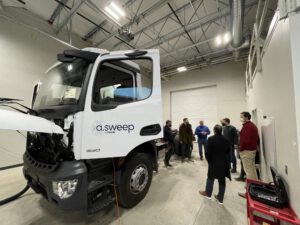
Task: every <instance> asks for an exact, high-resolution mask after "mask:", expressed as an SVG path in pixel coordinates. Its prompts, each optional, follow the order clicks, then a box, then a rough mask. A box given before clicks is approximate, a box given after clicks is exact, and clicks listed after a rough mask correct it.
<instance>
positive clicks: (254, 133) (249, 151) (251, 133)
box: [239, 112, 259, 180]
mask: <svg viewBox="0 0 300 225" xmlns="http://www.w3.org/2000/svg"><path fill="white" fill-rule="evenodd" d="M250 120H251V115H250V113H249V112H242V113H241V122H242V123H243V128H242V130H241V132H240V146H239V151H240V157H241V160H242V163H243V166H244V170H245V173H246V176H247V178H248V179H255V180H257V173H256V168H255V155H256V151H257V144H258V140H259V135H258V130H257V127H256V126H255V124H254V123H252V122H251V121H250Z"/></svg>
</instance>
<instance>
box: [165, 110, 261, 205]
mask: <svg viewBox="0 0 300 225" xmlns="http://www.w3.org/2000/svg"><path fill="white" fill-rule="evenodd" d="M240 120H241V123H242V125H243V127H242V129H241V131H240V132H238V131H237V129H236V128H235V127H234V126H232V125H230V119H229V118H224V119H222V120H221V121H220V122H221V125H219V124H217V125H215V126H214V128H213V135H212V136H210V137H208V136H209V135H210V133H211V132H210V130H209V128H208V127H207V126H205V125H204V122H203V121H200V124H199V126H198V127H197V128H196V129H195V132H193V131H192V126H191V125H190V123H189V122H188V119H187V118H184V119H183V123H182V124H181V125H180V127H179V142H180V145H181V160H182V162H184V160H185V158H186V157H187V158H188V159H189V160H191V161H192V158H191V151H192V148H193V141H194V140H195V138H194V135H196V136H197V141H198V148H199V157H200V160H203V158H204V157H203V156H205V158H206V160H207V162H208V173H207V181H206V186H205V190H203V191H199V193H200V194H201V195H203V196H205V197H206V198H208V199H211V196H212V191H213V184H214V180H215V179H217V180H218V182H219V192H218V194H217V195H214V197H215V199H216V200H217V202H218V203H219V204H223V199H224V194H225V189H226V181H225V179H226V177H227V178H229V179H230V180H231V173H236V168H237V159H236V156H235V150H237V153H238V154H237V155H238V156H239V157H240V159H241V173H240V177H237V178H235V179H236V180H238V181H241V180H244V174H245V175H246V177H247V178H248V179H258V176H257V171H256V165H255V164H256V163H255V158H256V156H257V151H258V145H259V134H258V129H257V127H256V126H255V124H254V123H253V122H251V114H250V113H249V112H242V113H241V114H240ZM171 127H172V123H171V121H170V120H168V121H167V122H166V126H165V127H164V138H165V141H166V143H167V150H166V155H165V159H164V163H165V166H166V167H168V166H172V165H171V164H170V163H169V160H170V158H171V155H172V154H173V149H174V138H175V133H176V132H174V130H172V128H171ZM239 195H240V196H241V197H245V193H239Z"/></svg>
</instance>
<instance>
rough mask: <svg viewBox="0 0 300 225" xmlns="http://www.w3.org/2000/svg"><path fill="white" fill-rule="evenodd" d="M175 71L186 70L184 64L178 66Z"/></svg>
mask: <svg viewBox="0 0 300 225" xmlns="http://www.w3.org/2000/svg"><path fill="white" fill-rule="evenodd" d="M177 71H178V72H184V71H186V67H185V66H181V67H178V68H177Z"/></svg>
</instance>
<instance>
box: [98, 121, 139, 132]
mask: <svg viewBox="0 0 300 225" xmlns="http://www.w3.org/2000/svg"><path fill="white" fill-rule="evenodd" d="M133 130H134V125H133V124H102V123H97V124H96V125H95V127H94V131H95V132H96V133H98V134H99V133H102V134H103V133H104V134H115V133H117V132H126V133H128V134H130V133H131V132H132V131H133Z"/></svg>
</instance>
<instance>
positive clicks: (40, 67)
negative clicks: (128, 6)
mask: <svg viewBox="0 0 300 225" xmlns="http://www.w3.org/2000/svg"><path fill="white" fill-rule="evenodd" d="M69 48H70V47H66V46H64V45H63V44H61V43H59V42H57V41H55V40H53V39H51V38H49V37H47V36H45V35H43V34H41V33H39V32H36V31H33V30H30V29H28V28H24V27H23V26H21V25H19V24H17V23H13V22H11V21H9V20H6V19H4V18H3V17H0V49H1V50H0V97H9V98H19V99H24V102H23V103H24V104H25V105H27V106H30V104H31V97H32V91H33V86H34V83H35V82H36V81H38V80H39V78H40V77H41V76H43V75H44V73H45V71H46V70H47V68H48V67H49V66H51V65H52V64H53V63H54V62H55V61H56V55H57V53H59V52H61V51H62V50H64V49H69ZM24 143H25V138H24V137H22V136H21V135H19V134H17V133H16V132H14V131H3V130H0V167H4V166H9V165H14V164H18V163H21V162H22V158H21V157H22V154H23V152H24Z"/></svg>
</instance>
